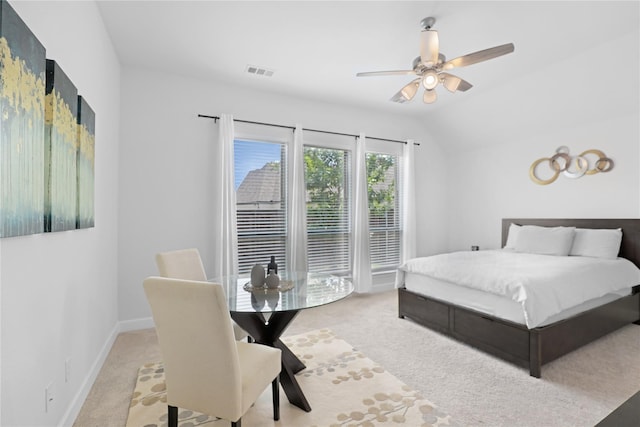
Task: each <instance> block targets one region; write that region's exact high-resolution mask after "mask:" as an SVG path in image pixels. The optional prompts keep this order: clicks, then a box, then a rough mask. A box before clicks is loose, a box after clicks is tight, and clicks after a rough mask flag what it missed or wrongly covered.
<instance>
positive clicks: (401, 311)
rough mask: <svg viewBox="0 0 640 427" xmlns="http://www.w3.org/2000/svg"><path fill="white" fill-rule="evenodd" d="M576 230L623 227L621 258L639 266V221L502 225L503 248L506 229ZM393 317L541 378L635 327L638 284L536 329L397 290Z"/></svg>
mask: <svg viewBox="0 0 640 427" xmlns="http://www.w3.org/2000/svg"><path fill="white" fill-rule="evenodd" d="M511 223H514V224H518V225H539V226H544V227H553V226H575V227H578V228H622V244H621V247H620V254H619V256H620V257H623V258H627V259H629V260H630V261H632V262H633V263H634V264H635V265H637V266H639V267H640V219H548V218H545V219H531V218H529V219H522V218H514V219H511V218H506V219H503V220H502V246H504V245H505V243H506V241H507V234H508V230H509V225H510V224H511ZM398 315H399V317H400V318H402V319H404V318H405V317H408V318H410V319H411V320H413V321H415V322H417V323H419V324H421V325H423V326H426V327H428V328H430V329H433V330H435V331H438V332H440V333H443V334H445V335H448V336H451V337H453V338H456V339H458V340H460V341H462V342H464V343H466V344H469V345H471V346H473V347H476V348H479V349H481V350H483V351H485V352H487V353H490V354H493V355H495V356H498V357H500V358H502V359H505V360H507V361H510V362H512V363H515V364H516V365H519V366H522V367H525V368H529V373H530V375H531V376H533V377H536V378H540V375H541V367H542V365H544V364H545V363H548V362H551V361H552V360H555V359H557V358H559V357H561V356H563V355H565V354H567V353H569V352H571V351H573V350H575V349H577V348H579V347H581V346H583V345H585V344H587V343H590V342H592V341H594V340H596V339H598V338H600V337H602V336H604V335H606V334H608V333H610V332H613V331H615V330H617V329H619V328H622V327H623V326H626V325H628V324H630V323H636V324H640V284H639V285H637V286H635V287H633V290H632V294H631V295H629V296H626V297H623V298H620V299H617V300H615V301H612V302H610V303H608V304H605V305H602V306H599V307H596V308H593V309H591V310H588V311H586V312H583V313H580V314H577V315H575V316H573V317H570V318H567V319H564V320H561V321H558V322H556V323H552V324H550V325H547V326H542V327H539V328H533V329H528V328H527V327H526V326H524V325H521V324H518V323H514V322H510V321H506V320H503V319H500V318H497V317H493V316H490V315H487V314H484V313H480V312H477V311H475V310H471V309H468V308H463V307H460V306H457V305H455V304H451V303H448V302H446V301H442V300H437V299H435V298H430V297H426V296H423V295H419V294H417V293H414V292H411V291H408V290H407V289H405V287H404V286H402V287H400V288H399V289H398Z"/></svg>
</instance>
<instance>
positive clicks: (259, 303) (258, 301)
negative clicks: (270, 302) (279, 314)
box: [251, 292, 267, 311]
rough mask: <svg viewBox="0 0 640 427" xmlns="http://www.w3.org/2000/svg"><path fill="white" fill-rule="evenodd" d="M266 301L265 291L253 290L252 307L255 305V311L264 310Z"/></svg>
mask: <svg viewBox="0 0 640 427" xmlns="http://www.w3.org/2000/svg"><path fill="white" fill-rule="evenodd" d="M266 302H267V299H266V297H265V293H263V292H251V307H253V309H254V310H255V311H262V309H263V308H264V305H265V303H266Z"/></svg>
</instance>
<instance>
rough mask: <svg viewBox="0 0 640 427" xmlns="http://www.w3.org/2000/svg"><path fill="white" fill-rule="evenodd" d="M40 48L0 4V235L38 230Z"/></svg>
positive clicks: (41, 115) (41, 176)
mask: <svg viewBox="0 0 640 427" xmlns="http://www.w3.org/2000/svg"><path fill="white" fill-rule="evenodd" d="M45 54H46V53H45V48H44V47H43V46H42V44H40V42H39V41H38V39H37V38H36V37H35V36H34V35H33V33H32V32H31V31H30V30H29V28H28V27H27V26H26V25H25V23H24V22H23V21H22V19H20V17H19V16H18V15H17V14H16V12H15V11H14V10H13V8H12V7H11V6H10V5H9V4H8V3H7V2H6V1H1V2H0V237H12V236H21V235H26V234H34V233H42V232H43V231H44V225H43V222H44V217H43V213H44V170H45V168H44V144H43V141H44V120H45V111H44V110H45V70H46V68H45V67H46V65H45V61H46V56H45Z"/></svg>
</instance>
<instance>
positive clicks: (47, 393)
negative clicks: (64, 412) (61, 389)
mask: <svg viewBox="0 0 640 427" xmlns="http://www.w3.org/2000/svg"><path fill="white" fill-rule="evenodd" d="M54 399H55V393H54V390H53V383H50V384H49V385H48V386H47V387H45V389H44V411H45V412H49V409H51V408H52V406H53V401H54Z"/></svg>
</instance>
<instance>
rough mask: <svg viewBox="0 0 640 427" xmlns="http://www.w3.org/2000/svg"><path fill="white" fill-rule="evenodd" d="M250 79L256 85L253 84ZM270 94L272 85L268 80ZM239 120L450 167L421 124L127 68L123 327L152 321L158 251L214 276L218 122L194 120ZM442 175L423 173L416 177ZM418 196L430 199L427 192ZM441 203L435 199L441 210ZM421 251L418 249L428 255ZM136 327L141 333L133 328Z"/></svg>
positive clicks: (427, 230)
mask: <svg viewBox="0 0 640 427" xmlns="http://www.w3.org/2000/svg"><path fill="white" fill-rule="evenodd" d="M248 78H255V77H253V76H248ZM265 87H268V81H265ZM221 113H229V114H233V115H234V117H235V118H239V119H244V120H253V121H261V122H270V123H277V124H284V125H295V124H296V123H300V124H302V125H303V126H304V127H307V128H312V129H324V130H330V131H337V132H345V133H352V134H358V133H359V132H361V131H362V132H365V133H366V134H367V135H369V136H377V137H383V138H391V139H400V140H403V139H407V138H415V139H417V140H420V141H421V142H422V145H421V146H420V147H417V150H416V152H417V153H418V156H419V158H418V163H419V164H433V165H435V166H439V165H442V164H444V158H443V155H442V153H441V151H440V150H439V149H438V148H437V147H436V146H434V145H433V144H432V143H431V142H430V141H429V140H428V135H427V132H426V131H425V130H424V129H423V128H421V126H419V124H418V123H416V122H414V121H411V120H408V119H405V118H402V117H392V116H389V115H383V114H380V113H370V112H366V111H363V110H362V109H355V108H348V107H344V106H337V105H329V104H323V103H318V102H313V101H307V100H302V99H296V98H292V97H287V96H283V95H276V94H272V93H269V92H266V91H256V90H248V89H245V88H241V87H235V86H229V85H225V84H222V83H220V82H216V81H215V80H213V79H212V80H208V81H206V80H196V79H190V78H185V77H179V76H175V75H170V74H162V73H159V72H154V71H153V70H148V69H140V68H129V67H125V68H124V69H123V75H122V119H121V128H122V145H121V149H120V210H119V212H120V216H119V220H120V224H119V249H118V253H119V261H118V264H119V283H120V285H119V286H120V288H119V307H120V319H121V320H125V321H127V320H131V321H135V320H136V319H141V318H147V317H149V316H150V311H149V309H148V305H147V302H146V299H145V297H144V294H143V292H142V280H143V279H144V278H145V277H146V276H149V275H153V274H157V269H156V265H155V261H154V255H155V253H157V252H159V251H164V250H171V249H177V248H182V247H197V248H199V249H200V251H201V253H202V257H203V261H204V264H205V268H206V269H207V271H211V270H212V268H213V267H212V265H211V263H210V260H209V258H210V257H211V253H212V251H211V249H212V248H211V245H210V239H211V232H212V231H211V230H212V229H211V227H210V226H209V221H210V212H211V209H212V206H211V197H210V194H211V188H212V183H211V171H210V164H211V153H212V151H211V147H212V146H213V144H215V142H216V141H215V140H216V139H217V129H218V127H217V125H216V124H215V123H214V121H213V120H210V119H202V118H198V117H197V115H198V114H209V115H219V114H221ZM436 178H437V177H436V176H430V172H428V171H427V170H425V169H424V168H423V170H421V172H420V179H421V180H424V181H425V182H429V183H432V182H435V180H436ZM421 190H422V191H426V190H424V189H421ZM443 201H444V199H441V200H432V201H431V203H433V204H434V206H439V207H440V208H442V205H443ZM420 209H422V211H421V213H420V214H421V216H422V217H423V219H424V222H421V224H422V229H421V234H423V235H427V236H431V234H432V232H434V233H435V231H434V230H433V221H430V218H429V216H432V215H435V214H434V211H437V209H433V206H431V207H430V208H429V209H425V207H424V206H420ZM428 248H429V245H425V246H424V247H422V248H421V250H423V251H426V250H428ZM130 326H131V327H136V326H140V324H136V323H135V322H134V323H132V324H131V325H130Z"/></svg>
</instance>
